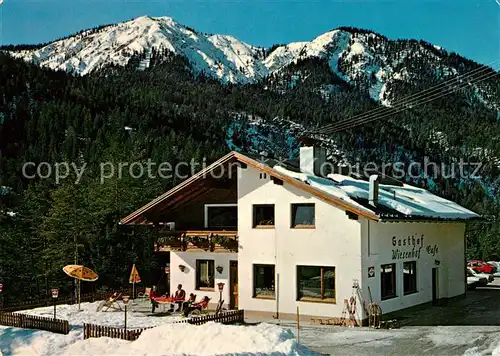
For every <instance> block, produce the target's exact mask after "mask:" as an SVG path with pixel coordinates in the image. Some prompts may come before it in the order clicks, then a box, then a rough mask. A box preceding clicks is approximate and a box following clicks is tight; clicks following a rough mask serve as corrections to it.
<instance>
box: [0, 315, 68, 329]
mask: <svg viewBox="0 0 500 356" xmlns="http://www.w3.org/2000/svg"><path fill="white" fill-rule="evenodd" d="M0 325H3V326H11V327H15V328H24V329H37V330H44V331H51V332H53V333H57V334H64V335H67V334H68V333H69V322H68V321H67V320H60V319H53V318H45V317H41V316H34V315H26V314H18V313H5V312H0Z"/></svg>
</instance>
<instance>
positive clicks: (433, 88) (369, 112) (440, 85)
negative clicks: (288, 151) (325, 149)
mask: <svg viewBox="0 0 500 356" xmlns="http://www.w3.org/2000/svg"><path fill="white" fill-rule="evenodd" d="M498 61H500V59H498V60H495V61H493V62H491V63H489V64H492V63H495V62H498ZM490 69H492V68H490V67H488V66H482V67H480V68H476V69H474V70H472V71H470V72H467V73H464V74H461V75H458V76H456V77H453V78H450V79H447V80H445V81H444V82H441V83H440V84H437V85H435V86H433V87H430V88H428V89H425V90H422V91H420V92H418V93H415V94H412V95H409V96H407V97H405V98H402V99H400V100H397V101H395V102H394V104H393V106H396V105H399V104H401V103H403V102H405V101H408V100H409V99H412V100H415V98H417V97H419V96H422V97H425V95H428V94H429V93H431V92H433V91H436V90H439V89H440V88H441V87H443V86H446V85H448V84H449V83H451V82H454V81H458V80H460V79H465V78H467V77H469V76H473V75H476V74H477V73H479V72H482V71H484V70H490ZM389 110H391V107H378V108H375V109H372V110H369V111H367V112H364V113H361V114H359V115H355V116H353V117H351V118H349V119H346V120H343V121H351V120H354V119H358V118H359V119H361V118H363V117H366V116H370V115H372V114H374V113H377V112H380V111H389ZM338 124H340V122H339V123H336V124H329V125H326V126H325V127H324V128H323V129H325V128H327V127H329V126H336V125H338Z"/></svg>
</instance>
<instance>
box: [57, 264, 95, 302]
mask: <svg viewBox="0 0 500 356" xmlns="http://www.w3.org/2000/svg"><path fill="white" fill-rule="evenodd" d="M63 271H64V273H66V274H67V275H68V276H70V277H72V278H75V279H77V280H78V283H77V285H76V287H77V290H78V310H80V290H81V288H80V281H87V282H95V281H97V278H99V276H98V275H97V273H95V272H94V271H92V270H91V269H90V268H88V267H85V266H81V265H67V266H64V268H63Z"/></svg>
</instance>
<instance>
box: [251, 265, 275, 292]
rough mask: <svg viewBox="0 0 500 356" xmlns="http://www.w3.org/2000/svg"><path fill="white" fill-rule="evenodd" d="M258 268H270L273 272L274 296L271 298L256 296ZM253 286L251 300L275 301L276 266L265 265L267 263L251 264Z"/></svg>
mask: <svg viewBox="0 0 500 356" xmlns="http://www.w3.org/2000/svg"><path fill="white" fill-rule="evenodd" d="M258 267H272V268H273V271H274V274H273V276H274V281H273V282H274V291H273V292H274V294H273V295H272V296H270V295H266V294H257V291H256V289H257V288H256V284H257V283H256V282H257V268H258ZM252 271H253V285H252V298H255V299H270V300H275V299H276V265H273V264H267V263H255V264H253V268H252Z"/></svg>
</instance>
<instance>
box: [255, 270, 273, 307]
mask: <svg viewBox="0 0 500 356" xmlns="http://www.w3.org/2000/svg"><path fill="white" fill-rule="evenodd" d="M253 296H254V298H270V299H271V298H272V299H274V265H254V266H253Z"/></svg>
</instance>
